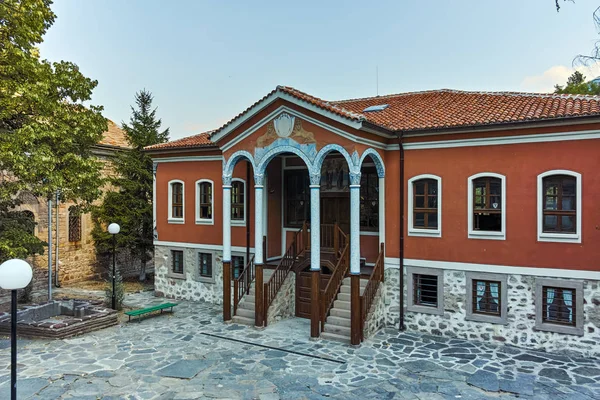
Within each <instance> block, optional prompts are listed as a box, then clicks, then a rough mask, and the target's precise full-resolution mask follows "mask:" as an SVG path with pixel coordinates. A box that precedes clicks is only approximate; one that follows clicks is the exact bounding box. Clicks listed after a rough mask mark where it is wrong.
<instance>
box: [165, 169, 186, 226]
mask: <svg viewBox="0 0 600 400" xmlns="http://www.w3.org/2000/svg"><path fill="white" fill-rule="evenodd" d="M174 183H181V207H182V210H181V215H183V217H181V218H179V217H173V184H174ZM168 185H169V190H168V194H169V203H168V204H169V214H168V219H167V222H168V223H169V224H185V182H183V181H182V180H180V179H172V180H170V181H169V183H168Z"/></svg>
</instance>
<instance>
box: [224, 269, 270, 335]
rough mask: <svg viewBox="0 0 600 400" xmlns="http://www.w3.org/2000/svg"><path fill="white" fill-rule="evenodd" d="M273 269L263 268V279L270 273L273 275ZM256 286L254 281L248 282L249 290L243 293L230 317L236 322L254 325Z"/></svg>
mask: <svg viewBox="0 0 600 400" xmlns="http://www.w3.org/2000/svg"><path fill="white" fill-rule="evenodd" d="M273 271H275V270H274V269H266V268H265V269H264V270H263V276H264V279H265V280H267V281H268V280H269V279H270V278H271V275H273ZM255 294H256V287H255V281H253V282H252V283H251V284H250V291H249V292H248V294H246V295H244V297H242V299H241V300H240V302H239V303H238V306H237V310H236V312H235V315H234V316H233V317H232V321H233V322H235V323H236V324H244V325H249V326H254V325H255V319H254V318H255V315H254V310H255V309H256V308H255V307H256V304H255V303H256V297H255Z"/></svg>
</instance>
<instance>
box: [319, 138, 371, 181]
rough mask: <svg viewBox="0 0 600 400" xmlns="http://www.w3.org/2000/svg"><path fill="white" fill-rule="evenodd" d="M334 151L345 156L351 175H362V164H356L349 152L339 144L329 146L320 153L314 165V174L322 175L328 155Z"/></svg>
mask: <svg viewBox="0 0 600 400" xmlns="http://www.w3.org/2000/svg"><path fill="white" fill-rule="evenodd" d="M332 151H337V152H339V153H340V154H341V155H342V156H344V158H345V159H346V162H347V163H348V171H349V172H350V173H351V174H353V173H356V172H358V173H360V164H359V165H358V166H357V165H356V163H355V162H354V161H353V160H352V157H350V154H348V152H347V151H346V149H345V148H343V147H342V146H340V145H339V144H328V145H327V146H325V147H323V148H322V149H321V150H320V151H319V153H318V154H317V157H316V158H315V162H314V165H313V172H314V173H319V174H320V173H321V167H322V166H323V161H325V157H327V154H329V153H331V152H332Z"/></svg>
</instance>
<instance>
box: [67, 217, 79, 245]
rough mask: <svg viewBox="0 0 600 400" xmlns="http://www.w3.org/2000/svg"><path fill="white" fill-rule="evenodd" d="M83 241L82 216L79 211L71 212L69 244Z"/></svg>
mask: <svg viewBox="0 0 600 400" xmlns="http://www.w3.org/2000/svg"><path fill="white" fill-rule="evenodd" d="M79 241H81V214H80V213H79V211H78V210H75V209H72V210H69V242H79Z"/></svg>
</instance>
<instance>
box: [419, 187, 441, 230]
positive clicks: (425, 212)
mask: <svg viewBox="0 0 600 400" xmlns="http://www.w3.org/2000/svg"><path fill="white" fill-rule="evenodd" d="M413 227H414V228H418V229H437V228H438V183H437V181H436V180H434V179H420V180H418V181H415V182H413Z"/></svg>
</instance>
